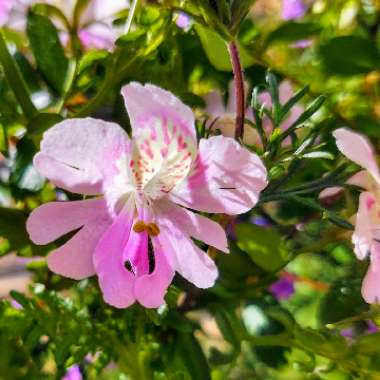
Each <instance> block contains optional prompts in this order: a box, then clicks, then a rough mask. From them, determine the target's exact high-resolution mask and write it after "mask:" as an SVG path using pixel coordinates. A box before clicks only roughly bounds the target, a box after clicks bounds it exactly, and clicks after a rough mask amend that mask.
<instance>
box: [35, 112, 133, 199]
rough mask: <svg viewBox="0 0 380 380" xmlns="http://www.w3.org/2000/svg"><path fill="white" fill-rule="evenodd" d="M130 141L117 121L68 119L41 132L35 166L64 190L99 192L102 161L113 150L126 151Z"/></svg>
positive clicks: (107, 157) (102, 167) (107, 158)
mask: <svg viewBox="0 0 380 380" xmlns="http://www.w3.org/2000/svg"><path fill="white" fill-rule="evenodd" d="M129 143H130V142H129V138H128V135H127V134H126V133H125V131H124V130H123V129H122V128H121V127H119V126H118V125H117V124H114V123H109V122H105V121H102V120H97V119H92V118H85V119H69V120H65V121H63V122H61V123H59V124H57V125H55V126H54V127H53V128H50V129H49V130H48V131H46V132H45V133H44V136H43V140H42V142H41V152H40V153H39V154H38V155H37V156H36V158H35V161H34V165H35V167H36V169H37V170H38V171H39V172H40V173H41V174H42V175H44V176H45V177H47V178H49V179H50V180H51V181H52V182H53V183H55V184H56V185H57V186H59V187H61V188H63V189H65V190H68V191H71V192H78V193H83V194H99V193H101V191H102V179H103V172H102V171H103V169H104V164H105V163H109V160H110V159H111V158H112V157H110V156H111V155H112V154H114V153H115V152H119V151H127V150H128V149H129ZM108 166H109V165H108Z"/></svg>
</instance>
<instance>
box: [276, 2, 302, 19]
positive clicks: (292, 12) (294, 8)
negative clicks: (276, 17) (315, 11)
mask: <svg viewBox="0 0 380 380" xmlns="http://www.w3.org/2000/svg"><path fill="white" fill-rule="evenodd" d="M306 11H307V9H306V6H305V4H304V2H303V1H302V0H282V15H281V16H282V18H283V20H298V19H300V18H302V17H303V16H305V14H306Z"/></svg>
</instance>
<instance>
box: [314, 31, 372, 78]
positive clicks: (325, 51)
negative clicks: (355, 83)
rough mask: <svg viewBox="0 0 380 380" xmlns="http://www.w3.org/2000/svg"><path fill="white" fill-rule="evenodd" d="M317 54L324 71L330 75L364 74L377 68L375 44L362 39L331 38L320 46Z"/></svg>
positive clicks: (354, 37)
mask: <svg viewBox="0 0 380 380" xmlns="http://www.w3.org/2000/svg"><path fill="white" fill-rule="evenodd" d="M319 54H320V57H321V59H322V63H323V66H324V68H325V70H326V71H327V72H328V73H330V74H336V75H342V76H350V75H356V74H365V73H368V72H370V71H372V70H375V69H377V68H378V67H379V65H378V62H379V53H378V51H377V48H376V44H375V43H374V42H373V41H372V40H370V39H368V38H364V37H358V36H341V37H335V38H332V39H331V40H329V41H327V42H326V43H324V44H323V45H321V46H320V49H319Z"/></svg>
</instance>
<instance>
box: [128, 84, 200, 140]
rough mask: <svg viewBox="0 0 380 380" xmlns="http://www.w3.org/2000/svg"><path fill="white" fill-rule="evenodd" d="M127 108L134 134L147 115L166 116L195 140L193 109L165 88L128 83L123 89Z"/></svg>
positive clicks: (184, 133)
mask: <svg viewBox="0 0 380 380" xmlns="http://www.w3.org/2000/svg"><path fill="white" fill-rule="evenodd" d="M121 94H122V95H123V97H124V101H125V107H126V108H127V111H128V115H129V118H130V120H131V125H132V128H133V135H134V136H135V134H136V132H137V130H138V129H139V128H141V127H144V125H142V124H141V121H144V120H146V118H147V116H148V117H152V116H166V117H167V119H168V120H171V121H172V122H173V123H174V124H176V125H177V127H178V128H181V129H182V130H183V131H182V132H181V133H182V134H183V135H185V136H189V137H192V138H193V139H194V141H195V139H196V133H195V119H194V114H193V111H192V110H191V108H190V107H188V106H186V105H185V104H183V103H182V101H181V100H179V99H178V98H177V97H176V96H174V95H173V94H172V93H171V92H169V91H166V90H163V89H162V88H160V87H157V86H154V85H152V84H146V85H144V86H143V85H142V84H140V83H137V82H132V83H130V84H127V85H126V86H124V87H123V88H122V89H121Z"/></svg>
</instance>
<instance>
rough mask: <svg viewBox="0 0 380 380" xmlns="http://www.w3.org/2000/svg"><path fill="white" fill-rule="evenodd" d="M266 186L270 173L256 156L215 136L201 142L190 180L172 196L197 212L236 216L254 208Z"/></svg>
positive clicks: (229, 141)
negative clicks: (268, 173)
mask: <svg viewBox="0 0 380 380" xmlns="http://www.w3.org/2000/svg"><path fill="white" fill-rule="evenodd" d="M266 186H267V171H266V169H265V166H264V165H263V163H262V161H261V160H260V158H259V157H258V156H257V155H256V154H254V153H251V152H250V151H248V150H247V149H246V148H244V147H242V146H241V145H239V144H238V143H237V142H236V141H235V140H233V139H231V138H228V137H224V136H214V137H211V138H209V139H207V140H206V139H202V140H201V141H200V146H199V152H198V157H197V159H196V161H195V164H194V166H193V168H192V172H191V173H190V176H189V177H188V178H186V179H185V180H184V181H183V182H182V183H180V184H179V185H178V186H177V187H176V188H174V189H173V191H172V192H171V193H170V195H169V196H170V197H171V199H172V200H173V201H174V202H176V203H178V204H180V205H182V206H185V207H189V208H192V209H194V210H199V211H205V212H213V213H226V214H231V215H233V214H241V213H244V212H247V211H248V210H250V209H251V208H252V207H254V206H255V204H256V203H257V201H258V199H259V195H260V192H261V191H262V190H263V189H264V188H265V187H266Z"/></svg>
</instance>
